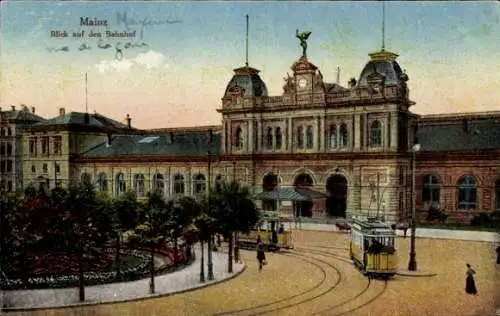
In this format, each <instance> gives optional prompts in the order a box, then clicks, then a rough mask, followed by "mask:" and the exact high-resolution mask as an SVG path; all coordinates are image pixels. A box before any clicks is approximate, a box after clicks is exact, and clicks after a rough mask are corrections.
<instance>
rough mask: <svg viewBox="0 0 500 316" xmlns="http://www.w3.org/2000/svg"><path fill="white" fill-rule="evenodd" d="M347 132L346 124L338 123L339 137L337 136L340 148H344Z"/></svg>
mask: <svg viewBox="0 0 500 316" xmlns="http://www.w3.org/2000/svg"><path fill="white" fill-rule="evenodd" d="M348 136H349V134H348V132H347V124H345V123H342V124H341V125H340V137H339V146H340V148H346V147H347V142H348Z"/></svg>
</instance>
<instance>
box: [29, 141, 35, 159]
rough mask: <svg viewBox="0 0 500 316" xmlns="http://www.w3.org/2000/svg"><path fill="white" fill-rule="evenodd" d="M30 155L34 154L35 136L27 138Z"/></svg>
mask: <svg viewBox="0 0 500 316" xmlns="http://www.w3.org/2000/svg"><path fill="white" fill-rule="evenodd" d="M29 147H30V156H32V157H34V156H36V137H30V139H29Z"/></svg>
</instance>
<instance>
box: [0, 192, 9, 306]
mask: <svg viewBox="0 0 500 316" xmlns="http://www.w3.org/2000/svg"><path fill="white" fill-rule="evenodd" d="M0 194H1V196H0V312H2V311H3V309H4V308H5V307H6V306H5V305H6V304H5V302H4V299H5V298H4V282H7V278H6V277H5V274H4V272H3V269H4V265H3V264H4V258H5V257H4V254H5V253H6V252H5V242H4V240H5V239H4V238H5V237H4V219H5V218H4V207H5V202H4V192H3V189H2V190H1V191H0Z"/></svg>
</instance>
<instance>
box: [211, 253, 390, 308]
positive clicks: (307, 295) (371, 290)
mask: <svg viewBox="0 0 500 316" xmlns="http://www.w3.org/2000/svg"><path fill="white" fill-rule="evenodd" d="M314 247H316V248H322V247H321V246H314ZM325 248H326V249H331V247H325ZM281 255H284V256H290V257H293V258H297V259H299V260H302V261H306V262H308V263H309V264H312V265H314V266H315V267H317V268H318V269H320V270H321V271H322V272H323V278H322V280H321V281H320V282H318V283H316V284H315V285H314V286H313V287H312V288H309V289H307V290H305V291H302V292H300V293H297V294H295V295H292V296H288V297H285V298H281V299H279V300H276V301H273V302H269V303H266V304H261V305H258V306H252V307H250V308H244V309H239V310H232V311H226V312H221V313H217V314H214V316H216V315H217V316H219V315H221V316H222V315H245V316H257V315H271V314H276V313H279V312H283V311H285V310H288V309H291V308H293V307H298V306H301V305H302V306H304V304H307V303H311V302H313V301H315V300H318V299H321V298H324V297H325V296H327V295H328V294H329V293H331V292H332V291H334V290H335V289H337V288H338V287H339V286H340V285H341V284H343V283H345V281H346V277H345V275H344V274H343V273H342V271H341V270H340V269H339V267H338V266H336V265H335V264H334V263H332V262H328V261H326V260H323V259H322V258H320V257H319V256H323V257H326V258H331V259H333V260H335V261H340V262H342V263H346V264H349V265H352V261H351V260H350V259H349V258H347V257H344V256H342V255H339V254H336V253H332V252H328V251H322V250H316V249H311V248H303V247H299V248H296V249H294V250H292V251H288V252H286V253H282V254H281ZM310 255H312V256H310ZM351 267H353V266H351ZM327 269H329V270H330V272H329V273H332V270H333V272H334V273H335V274H336V275H337V278H336V281H335V282H334V283H333V284H331V285H330V286H329V287H327V288H325V289H322V290H320V291H319V292H317V293H314V292H316V291H318V290H319V289H320V288H321V286H322V285H323V284H325V282H326V275H327V271H326V270H327ZM380 283H381V282H380V281H376V280H370V279H366V285H365V287H363V289H362V290H361V291H359V292H357V293H353V295H351V297H349V298H347V299H345V300H342V301H339V302H337V303H336V304H334V305H330V306H328V307H326V308H324V309H322V310H319V311H316V312H314V313H307V314H303V315H311V316H313V315H314V316H319V315H329V316H343V315H348V314H349V313H352V312H353V311H356V310H358V309H360V308H362V307H364V306H366V305H368V304H370V303H372V302H373V301H375V300H376V299H378V298H379V297H380V296H381V295H382V294H383V293H384V292H385V290H386V288H387V282H385V283H384V285H383V287H382V289H378V290H377V287H376V285H378V284H380ZM312 294H313V295H312ZM311 295H312V296H311ZM367 295H368V296H369V297H366V296H367ZM356 301H359V302H356ZM353 303H354V306H349V305H353Z"/></svg>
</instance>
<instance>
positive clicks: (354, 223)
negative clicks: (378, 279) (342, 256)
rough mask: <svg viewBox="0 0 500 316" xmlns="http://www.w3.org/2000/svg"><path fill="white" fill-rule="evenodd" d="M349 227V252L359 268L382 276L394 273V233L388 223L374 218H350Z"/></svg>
mask: <svg viewBox="0 0 500 316" xmlns="http://www.w3.org/2000/svg"><path fill="white" fill-rule="evenodd" d="M349 228H350V231H349V252H350V255H351V259H352V260H353V262H354V264H355V265H356V266H357V267H358V269H359V270H361V271H362V272H363V273H364V274H365V275H367V274H370V275H374V276H382V277H390V276H393V275H394V274H396V272H397V258H396V249H395V247H394V240H395V237H396V235H395V233H394V230H392V229H391V227H390V226H389V225H388V224H386V223H384V222H381V221H379V220H376V219H367V220H363V219H351V220H350V221H349Z"/></svg>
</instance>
